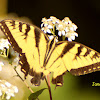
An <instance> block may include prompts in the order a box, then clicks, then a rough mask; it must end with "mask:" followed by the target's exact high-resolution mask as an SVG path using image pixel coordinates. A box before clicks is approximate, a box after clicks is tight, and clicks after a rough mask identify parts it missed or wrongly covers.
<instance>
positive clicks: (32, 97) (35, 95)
mask: <svg viewBox="0 0 100 100" xmlns="http://www.w3.org/2000/svg"><path fill="white" fill-rule="evenodd" d="M45 89H47V88H44V89H41V90H39V91H37V92H34V93H32V94H31V95H30V96H29V97H28V100H39V99H38V96H39V95H40V94H41V93H42V92H43V91H44V90H45Z"/></svg>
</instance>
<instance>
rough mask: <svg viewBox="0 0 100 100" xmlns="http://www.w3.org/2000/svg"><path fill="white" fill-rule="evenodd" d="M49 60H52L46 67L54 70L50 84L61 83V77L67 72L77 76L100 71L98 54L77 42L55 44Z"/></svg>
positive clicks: (99, 56) (99, 55) (99, 54)
mask: <svg viewBox="0 0 100 100" xmlns="http://www.w3.org/2000/svg"><path fill="white" fill-rule="evenodd" d="M56 55H57V56H56ZM50 59H54V60H53V62H52V60H51V61H50V60H49V61H50V62H48V64H51V65H49V66H46V67H48V68H47V69H48V70H50V71H53V69H54V70H55V71H54V75H53V80H52V82H53V83H54V84H56V85H61V84H62V83H63V79H62V75H63V74H64V73H65V72H66V71H67V70H68V71H69V72H70V73H71V74H73V75H77V76H79V75H84V74H88V73H91V72H94V71H99V70H100V53H98V52H97V51H95V50H93V49H91V48H89V47H87V46H85V45H83V44H80V43H77V42H68V41H60V42H57V43H56V44H55V49H54V51H53V52H52V55H51V57H50ZM48 64H47V65H48Z"/></svg>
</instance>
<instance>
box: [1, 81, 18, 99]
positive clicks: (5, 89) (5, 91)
mask: <svg viewBox="0 0 100 100" xmlns="http://www.w3.org/2000/svg"><path fill="white" fill-rule="evenodd" d="M14 93H18V88H17V87H16V86H14V85H12V84H10V83H9V82H7V81H5V80H0V96H1V97H5V96H6V97H5V98H6V100H9V99H10V98H11V96H12V97H14V96H15V95H14Z"/></svg>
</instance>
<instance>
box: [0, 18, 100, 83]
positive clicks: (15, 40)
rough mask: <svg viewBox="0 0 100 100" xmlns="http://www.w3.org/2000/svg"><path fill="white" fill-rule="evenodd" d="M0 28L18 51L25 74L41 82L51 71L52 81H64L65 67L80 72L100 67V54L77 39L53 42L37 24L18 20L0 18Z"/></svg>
mask: <svg viewBox="0 0 100 100" xmlns="http://www.w3.org/2000/svg"><path fill="white" fill-rule="evenodd" d="M0 28H1V30H2V31H3V32H4V34H5V35H6V37H7V38H8V40H9V42H10V44H11V45H12V47H13V48H14V50H15V51H17V52H18V53H19V54H20V61H19V63H20V65H21V70H22V71H23V72H24V73H25V76H27V74H28V73H29V74H30V75H32V76H34V78H33V79H32V80H31V82H32V83H34V84H35V85H39V84H40V79H41V78H42V76H43V75H45V76H46V75H48V74H49V73H50V72H53V80H52V82H53V83H54V84H56V85H62V84H63V78H62V76H63V74H64V73H65V72H66V71H67V70H68V71H69V72H71V73H72V74H73V75H83V74H87V73H91V72H93V71H97V70H100V54H99V53H98V52H96V51H94V50H93V49H90V48H88V47H86V46H84V45H82V44H79V43H76V42H68V41H61V42H57V43H56V42H55V38H53V39H52V40H49V39H48V37H47V36H46V35H45V34H44V33H43V32H42V31H41V30H40V29H39V28H37V27H36V26H32V25H29V24H26V23H23V22H20V21H14V20H3V21H1V22H0Z"/></svg>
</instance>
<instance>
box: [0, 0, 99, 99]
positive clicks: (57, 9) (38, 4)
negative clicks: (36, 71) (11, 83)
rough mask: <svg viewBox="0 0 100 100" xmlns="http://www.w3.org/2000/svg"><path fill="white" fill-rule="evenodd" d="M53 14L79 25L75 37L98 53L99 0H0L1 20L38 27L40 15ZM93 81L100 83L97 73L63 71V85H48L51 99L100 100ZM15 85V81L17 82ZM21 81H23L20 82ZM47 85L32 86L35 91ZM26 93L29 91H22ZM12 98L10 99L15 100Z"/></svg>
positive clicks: (46, 94)
mask: <svg viewBox="0 0 100 100" xmlns="http://www.w3.org/2000/svg"><path fill="white" fill-rule="evenodd" d="M50 16H55V17H57V18H58V19H61V20H62V19H63V18H64V17H69V18H70V19H71V21H72V22H73V23H75V24H76V25H77V26H78V29H77V31H76V32H77V33H78V34H79V36H78V38H76V40H75V41H77V42H79V43H82V44H84V45H86V46H88V47H90V48H93V49H95V50H96V51H98V52H100V30H99V29H100V1H99V0H0V17H1V18H0V19H1V20H2V19H5V18H15V17H16V18H17V17H18V18H19V19H22V20H23V19H25V18H26V19H27V20H29V21H30V22H32V23H33V24H35V25H36V26H38V27H40V24H41V19H42V18H43V17H46V18H49V17H50ZM92 82H96V83H100V72H95V73H90V74H88V75H83V76H78V77H77V76H72V75H71V74H70V73H68V72H67V73H66V75H65V76H64V85H63V87H58V88H56V89H55V86H54V85H52V84H51V87H52V96H53V100H100V87H92ZM16 84H17V83H16ZM20 84H22V83H20ZM43 87H46V85H45V83H44V82H43V84H41V86H40V87H34V88H33V90H35V91H37V90H39V89H40V88H43ZM26 93H27V96H28V95H29V93H28V90H26V91H25V92H23V98H21V99H22V100H26V99H25V97H24V96H25V95H26ZM39 98H40V100H49V95H48V90H45V91H44V92H43V93H42V94H41V95H40V96H39ZM14 99H15V98H12V100H14Z"/></svg>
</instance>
